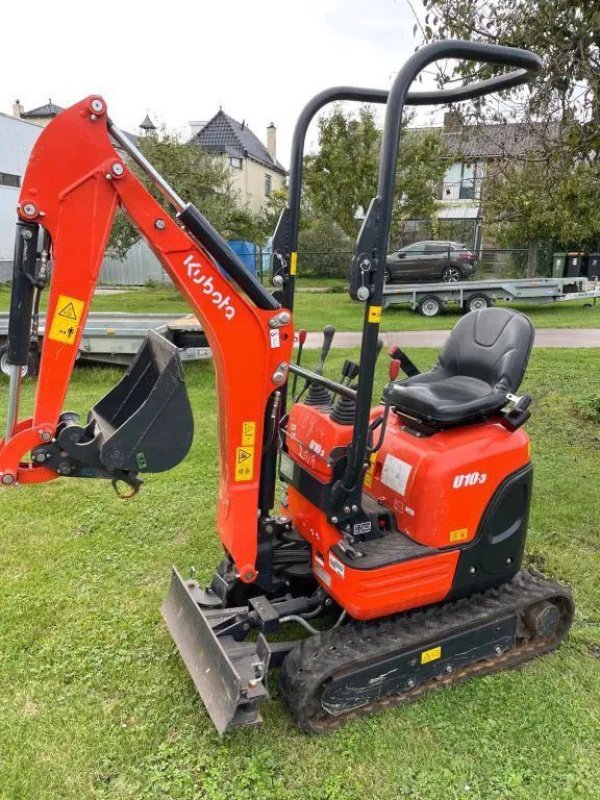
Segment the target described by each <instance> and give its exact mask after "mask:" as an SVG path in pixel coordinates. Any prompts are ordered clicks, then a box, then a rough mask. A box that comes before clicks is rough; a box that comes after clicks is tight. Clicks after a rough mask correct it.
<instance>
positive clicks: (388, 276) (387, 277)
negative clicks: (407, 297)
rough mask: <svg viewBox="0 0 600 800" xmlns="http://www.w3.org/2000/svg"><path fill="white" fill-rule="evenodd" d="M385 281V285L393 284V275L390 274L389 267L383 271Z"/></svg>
mask: <svg viewBox="0 0 600 800" xmlns="http://www.w3.org/2000/svg"><path fill="white" fill-rule="evenodd" d="M383 280H384V282H385V283H391V282H392V273H391V272H390V270H389V268H388V267H386V268H385V269H384V270H383Z"/></svg>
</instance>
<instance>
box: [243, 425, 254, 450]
mask: <svg viewBox="0 0 600 800" xmlns="http://www.w3.org/2000/svg"><path fill="white" fill-rule="evenodd" d="M255 438H256V422H251V421H248V422H242V444H243V445H244V447H254V445H255V444H256V442H255V441H254V440H255Z"/></svg>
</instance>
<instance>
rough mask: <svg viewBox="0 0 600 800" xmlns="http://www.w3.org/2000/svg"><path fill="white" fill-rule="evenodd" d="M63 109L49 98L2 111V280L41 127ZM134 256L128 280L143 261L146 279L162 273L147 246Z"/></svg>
mask: <svg viewBox="0 0 600 800" xmlns="http://www.w3.org/2000/svg"><path fill="white" fill-rule="evenodd" d="M62 110H63V109H62V108H61V107H60V106H57V105H55V104H54V103H52V102H51V101H49V102H48V103H47V104H46V105H45V106H40V107H39V108H36V109H33V110H32V111H24V110H23V106H22V105H21V103H20V102H19V101H18V100H17V101H16V102H15V103H14V105H13V113H12V115H10V114H3V113H0V283H3V282H6V281H9V280H10V279H11V277H12V261H13V255H14V246H15V224H16V222H17V204H18V202H19V194H20V191H21V183H22V179H23V175H24V173H25V169H26V167H27V162H28V160H29V155H30V153H31V151H32V149H33V146H34V144H35V142H36V140H37V138H38V136H39V135H40V134H41V133H42V129H43V128H44V127H45V126H46V125H47V124H48V123H49V122H50V121H51V120H52V119H54V117H56V116H57V115H58V114H60V112H61V111H62ZM151 124H152V123H151ZM140 127H142V126H140ZM124 133H125V135H126V136H127V137H128V138H130V139H131V140H132V141H133V142H134V143H135V142H136V141H137V137H136V136H134V135H133V134H131V133H127V132H126V131H125V132H124ZM144 248H145V249H144ZM138 249H139V248H138ZM134 256H135V258H133V260H131V259H129V257H126V259H125V260H124V261H123V262H122V272H123V274H124V275H125V277H126V278H127V282H129V280H133V279H134V277H135V276H139V275H140V274H141V272H140V269H141V268H138V267H139V265H140V264H142V263H143V264H145V265H146V269H147V272H148V277H147V278H145V279H148V278H150V277H151V278H153V279H156V278H155V276H156V274H158V275H160V274H161V270H160V266H159V265H158V262H157V260H156V257H155V256H154V255H153V254H152V252H151V251H150V250H149V248H148V247H147V246H146V245H144V247H143V248H141V253H138V252H137V250H136V252H135V253H134ZM131 264H134V265H135V270H133V269H129V273H131V275H130V274H129V273H127V268H128V267H130V265H131ZM141 282H142V283H143V282H144V280H142V281H141Z"/></svg>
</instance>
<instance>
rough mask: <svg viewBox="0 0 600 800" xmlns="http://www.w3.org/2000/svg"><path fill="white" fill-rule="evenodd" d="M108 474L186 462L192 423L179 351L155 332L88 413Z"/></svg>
mask: <svg viewBox="0 0 600 800" xmlns="http://www.w3.org/2000/svg"><path fill="white" fill-rule="evenodd" d="M89 421H90V422H92V421H93V422H95V423H96V426H97V430H98V432H99V434H100V436H99V446H100V461H101V462H102V464H103V465H104V466H105V467H106V468H108V469H109V470H111V471H113V470H123V471H125V472H134V473H136V472H164V471H165V470H168V469H171V468H172V467H174V466H176V465H177V464H179V462H180V461H181V460H182V459H183V458H185V456H186V455H187V452H188V450H189V449H190V446H191V444H192V439H193V436H194V420H193V416H192V409H191V407H190V401H189V398H188V395H187V390H186V386H185V379H184V375H183V369H182V367H181V362H180V360H179V354H178V352H177V348H176V347H175V346H174V345H173V344H171V343H170V342H169V341H167V340H166V339H165V338H164V337H162V336H160V335H159V334H158V333H156V332H155V331H150V333H149V334H148V338H147V339H146V341H145V342H144V344H143V345H142V347H141V348H140V350H139V351H138V353H137V355H136V356H135V358H134V360H133V361H132V363H131V365H130V367H129V369H128V370H127V372H126V373H125V375H124V376H123V378H122V379H121V380H120V381H119V383H118V384H117V385H116V386H115V387H114V388H113V389H111V391H110V392H109V393H108V394H107V395H105V396H104V397H103V398H102V399H101V400H100V401H99V402H98V403H97V404H96V405H95V406H94V407H93V408H92V410H91V411H90V417H89Z"/></svg>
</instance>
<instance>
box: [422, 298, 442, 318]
mask: <svg viewBox="0 0 600 800" xmlns="http://www.w3.org/2000/svg"><path fill="white" fill-rule="evenodd" d="M442 308H443V305H442V301H441V300H440V298H439V297H437V296H436V295H435V294H429V295H427V297H424V298H423V299H422V300H421V301H420V303H419V305H418V306H417V309H418V311H419V314H422V315H423V316H424V317H437V316H438V314H441V313H442Z"/></svg>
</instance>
